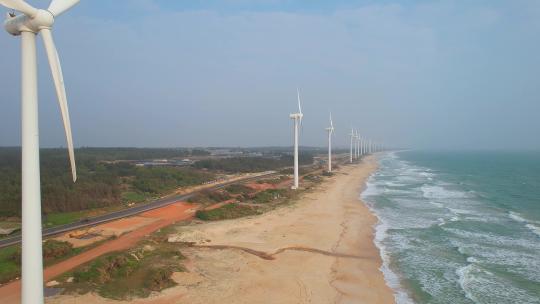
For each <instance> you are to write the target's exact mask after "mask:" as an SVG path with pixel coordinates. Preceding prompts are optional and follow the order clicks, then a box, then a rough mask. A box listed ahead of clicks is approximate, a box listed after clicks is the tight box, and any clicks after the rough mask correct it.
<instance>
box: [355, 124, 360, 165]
mask: <svg viewBox="0 0 540 304" xmlns="http://www.w3.org/2000/svg"><path fill="white" fill-rule="evenodd" d="M359 158H360V134H359V133H358V130H356V159H359Z"/></svg>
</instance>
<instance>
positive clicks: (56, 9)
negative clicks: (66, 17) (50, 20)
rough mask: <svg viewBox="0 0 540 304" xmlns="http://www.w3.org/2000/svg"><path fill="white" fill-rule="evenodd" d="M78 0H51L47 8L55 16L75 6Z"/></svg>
mask: <svg viewBox="0 0 540 304" xmlns="http://www.w3.org/2000/svg"><path fill="white" fill-rule="evenodd" d="M79 1H80V0H52V1H51V4H50V5H49V8H48V9H47V10H48V11H49V12H51V13H52V14H53V15H54V17H55V18H56V17H58V16H60V15H61V14H62V13H64V12H65V11H67V10H69V9H70V8H72V7H73V6H75V5H76V4H77V3H79Z"/></svg>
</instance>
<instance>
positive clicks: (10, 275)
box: [0, 246, 21, 284]
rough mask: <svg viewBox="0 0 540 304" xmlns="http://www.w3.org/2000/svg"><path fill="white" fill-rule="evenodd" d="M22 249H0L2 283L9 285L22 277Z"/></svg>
mask: <svg viewBox="0 0 540 304" xmlns="http://www.w3.org/2000/svg"><path fill="white" fill-rule="evenodd" d="M20 256H21V247H20V246H9V247H5V248H2V249H0V283H2V284H3V283H7V282H9V281H11V280H13V279H15V278H17V277H19V276H20V275H21V257H20Z"/></svg>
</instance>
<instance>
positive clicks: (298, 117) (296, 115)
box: [289, 88, 304, 189]
mask: <svg viewBox="0 0 540 304" xmlns="http://www.w3.org/2000/svg"><path fill="white" fill-rule="evenodd" d="M296 96H297V99H298V113H293V114H290V115H289V118H291V119H293V120H294V183H293V186H292V189H298V179H299V178H298V135H299V134H298V131H299V130H298V129H299V127H300V126H301V125H302V118H303V117H304V114H302V105H301V102H300V91H299V90H298V88H297V89H296Z"/></svg>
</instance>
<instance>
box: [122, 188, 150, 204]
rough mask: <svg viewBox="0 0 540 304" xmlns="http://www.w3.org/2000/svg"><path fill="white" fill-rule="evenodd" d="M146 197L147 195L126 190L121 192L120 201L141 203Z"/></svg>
mask: <svg viewBox="0 0 540 304" xmlns="http://www.w3.org/2000/svg"><path fill="white" fill-rule="evenodd" d="M146 199H148V195H144V194H141V193H139V192H133V191H128V192H124V193H122V202H124V203H142V202H144V201H146Z"/></svg>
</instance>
